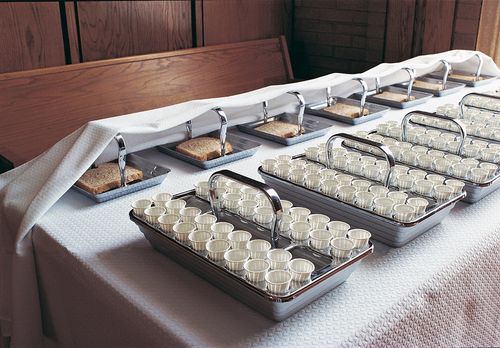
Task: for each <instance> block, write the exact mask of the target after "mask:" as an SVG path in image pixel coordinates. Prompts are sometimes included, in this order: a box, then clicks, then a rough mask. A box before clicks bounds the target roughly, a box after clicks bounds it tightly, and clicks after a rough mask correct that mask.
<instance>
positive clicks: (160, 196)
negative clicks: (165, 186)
mask: <svg viewBox="0 0 500 348" xmlns="http://www.w3.org/2000/svg"><path fill="white" fill-rule="evenodd" d="M171 199H172V195H171V194H170V193H168V192H161V193H157V194H155V195H154V196H153V198H152V200H153V203H154V204H155V207H163V208H164V207H165V204H166V203H167V202H168V201H169V200H171Z"/></svg>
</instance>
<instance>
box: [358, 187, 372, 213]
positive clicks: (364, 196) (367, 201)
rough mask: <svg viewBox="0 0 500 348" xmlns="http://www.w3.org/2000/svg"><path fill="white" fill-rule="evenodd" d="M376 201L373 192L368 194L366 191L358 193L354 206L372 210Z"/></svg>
mask: <svg viewBox="0 0 500 348" xmlns="http://www.w3.org/2000/svg"><path fill="white" fill-rule="evenodd" d="M374 199H375V195H374V194H373V193H371V192H366V191H361V192H356V194H355V198H354V204H356V205H357V206H358V207H360V208H363V209H370V208H371V206H372V204H373V200H374Z"/></svg>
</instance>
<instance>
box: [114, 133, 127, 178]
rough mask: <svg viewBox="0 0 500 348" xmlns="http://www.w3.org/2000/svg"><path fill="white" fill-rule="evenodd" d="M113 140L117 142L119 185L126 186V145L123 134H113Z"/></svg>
mask: <svg viewBox="0 0 500 348" xmlns="http://www.w3.org/2000/svg"><path fill="white" fill-rule="evenodd" d="M115 140H116V142H117V143H118V169H119V170H120V187H125V186H127V181H126V180H125V177H126V175H125V166H126V164H127V147H126V145H125V140H124V139H123V136H122V135H121V134H120V133H118V134H117V135H115Z"/></svg>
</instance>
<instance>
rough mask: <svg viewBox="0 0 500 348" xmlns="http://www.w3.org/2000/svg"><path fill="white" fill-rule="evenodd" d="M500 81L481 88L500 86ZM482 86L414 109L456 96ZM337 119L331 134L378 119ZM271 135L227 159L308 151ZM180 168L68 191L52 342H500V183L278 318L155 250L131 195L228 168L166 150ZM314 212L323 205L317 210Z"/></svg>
mask: <svg viewBox="0 0 500 348" xmlns="http://www.w3.org/2000/svg"><path fill="white" fill-rule="evenodd" d="M498 85H500V83H499V82H494V83H492V84H489V85H486V86H483V87H479V88H476V89H474V90H476V91H486V90H491V89H494V88H498ZM470 91H471V89H470V88H466V89H464V90H463V91H462V92H460V93H457V94H454V95H451V96H449V97H445V98H433V99H432V100H431V101H429V102H428V103H427V104H424V105H422V106H420V107H416V108H412V109H408V110H392V111H390V112H389V113H388V114H387V115H386V116H384V117H383V118H382V119H381V120H384V121H385V120H401V118H402V117H403V115H405V114H406V113H407V112H409V111H411V110H414V109H419V110H428V111H433V110H435V108H436V107H437V106H438V105H441V104H444V103H448V102H452V103H456V102H458V101H459V100H460V98H461V97H462V95H463V94H465V93H468V92H470ZM377 122H380V119H379V121H372V122H368V123H367V124H362V125H359V126H355V127H348V126H347V125H343V124H338V123H334V124H335V126H334V127H333V129H332V130H331V131H330V132H329V135H331V134H333V133H335V132H340V131H347V132H354V131H356V130H369V129H373V128H374V127H375V125H376V124H377ZM326 139H327V137H324V138H322V139H315V140H311V141H309V142H306V143H302V144H298V145H295V146H290V147H282V146H281V145H278V144H275V143H271V142H267V141H265V140H260V139H259V141H261V142H262V143H263V146H262V148H261V149H260V150H259V151H258V152H257V154H256V155H255V156H254V157H252V158H248V159H245V160H241V161H238V162H235V163H232V164H230V165H228V166H227V167H226V168H227V169H230V170H233V171H236V172H239V173H242V174H244V175H247V176H250V177H252V178H255V179H260V177H259V175H258V174H257V171H256V168H257V166H258V163H259V161H260V160H262V159H264V158H268V157H274V156H275V155H276V154H297V153H300V152H302V150H303V149H304V148H305V147H306V146H308V145H309V144H316V143H319V142H322V141H325V140H326ZM144 153H145V154H146V155H147V156H148V157H150V158H152V159H155V160H157V161H159V162H162V163H165V164H167V165H168V166H169V167H171V168H172V172H171V173H170V174H169V175H168V176H167V179H166V180H165V182H164V183H163V184H162V185H161V186H158V187H155V188H152V189H149V190H145V191H141V192H138V193H135V194H132V195H129V196H125V197H122V198H119V199H116V200H114V201H110V202H106V203H102V204H95V203H94V202H93V201H91V200H89V199H87V198H85V197H83V196H81V195H80V194H78V193H77V192H75V191H73V190H70V191H68V192H67V193H66V194H65V195H64V196H63V197H62V198H61V199H60V200H59V201H58V203H57V204H56V205H55V206H53V207H52V208H51V209H50V211H49V212H48V213H47V214H46V215H45V216H44V217H43V218H42V219H41V220H40V221H39V223H38V224H37V225H36V226H35V228H34V232H33V235H32V238H33V245H34V250H35V257H36V267H37V274H38V283H39V287H40V299H41V303H42V315H43V322H44V334H45V342H44V343H45V344H46V345H48V346H50V345H64V346H144V347H146V346H184V345H185V346H264V347H265V346H273V347H274V346H308V345H311V344H314V345H317V346H332V345H335V346H337V345H339V346H358V345H369V344H374V345H405V346H408V345H421V346H428V345H432V344H434V345H436V344H439V345H446V346H448V345H454V346H457V345H488V346H489V345H495V344H500V330H499V326H498V325H499V322H500V301H499V298H500V286H499V284H500V256H499V255H498V248H499V247H500V215H499V214H498V206H499V203H500V192H495V193H493V194H491V195H489V196H487V197H485V198H484V199H483V200H482V201H480V202H478V203H476V204H474V205H468V204H465V203H458V204H457V206H456V207H455V208H454V210H453V211H452V213H451V214H450V216H449V217H448V218H446V219H445V220H444V221H443V222H442V223H441V224H440V225H438V226H436V227H435V228H433V229H432V230H430V231H429V232H428V233H426V234H424V235H423V236H421V237H419V238H417V239H416V240H414V241H413V242H411V243H409V244H408V245H406V246H404V247H402V248H398V249H395V248H390V247H388V246H385V245H383V244H380V243H377V242H375V252H374V254H373V255H372V256H370V257H369V258H367V259H366V260H365V261H364V262H363V263H362V265H361V267H360V268H359V269H358V270H357V271H356V272H354V273H353V274H352V276H351V277H350V278H349V279H348V280H347V281H346V282H345V283H344V284H343V285H341V286H339V287H338V288H336V289H334V290H333V291H331V292H330V293H328V294H326V295H325V296H323V297H322V298H320V299H319V300H317V301H316V302H314V303H312V304H311V305H309V306H308V307H306V308H305V309H303V310H302V311H300V312H299V313H297V314H296V315H294V316H292V317H291V318H289V319H287V320H285V321H283V322H281V323H276V322H272V321H270V320H268V319H266V318H265V317H263V316H261V315H260V314H258V313H257V312H254V311H253V310H252V309H250V308H248V307H246V306H245V305H243V304H242V303H240V302H238V301H237V300H235V299H233V298H232V297H230V296H229V295H226V294H225V293H223V292H222V291H221V290H219V289H218V288H216V287H214V286H212V285H211V284H209V283H208V282H206V281H204V280H203V279H201V278H199V277H197V276H195V275H194V274H192V273H190V272H189V271H186V270H185V269H184V268H182V267H181V266H180V265H178V264H176V263H174V262H173V261H172V260H170V259H169V258H168V257H165V256H164V255H162V254H160V253H158V252H156V251H154V250H153V249H152V248H151V247H150V245H149V244H148V243H147V241H146V240H145V238H144V237H143V235H142V234H141V233H140V232H139V230H138V228H137V227H136V226H135V224H134V223H132V222H131V221H129V219H128V215H127V214H128V212H129V210H130V203H131V202H132V201H133V200H135V199H139V198H141V197H151V196H152V195H153V194H154V193H156V192H160V191H166V192H172V193H175V192H181V191H183V190H187V189H190V188H192V184H193V183H194V182H196V181H198V180H206V179H207V178H208V176H209V175H210V174H211V173H212V172H214V171H216V170H217V169H214V170H208V171H199V170H198V169H197V168H196V167H193V166H190V165H188V164H185V163H183V162H180V161H178V160H176V159H173V158H171V157H167V156H165V155H162V154H160V153H158V152H157V151H156V150H147V151H145V152H144ZM313 210H314V209H313Z"/></svg>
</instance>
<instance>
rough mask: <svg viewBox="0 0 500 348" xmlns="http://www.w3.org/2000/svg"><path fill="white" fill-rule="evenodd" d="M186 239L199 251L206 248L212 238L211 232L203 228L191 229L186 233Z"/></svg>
mask: <svg viewBox="0 0 500 348" xmlns="http://www.w3.org/2000/svg"><path fill="white" fill-rule="evenodd" d="M188 239H189V241H190V242H191V247H192V248H193V249H194V250H196V251H200V252H201V251H205V250H207V243H208V241H209V240H210V239H212V233H210V231H205V230H198V231H193V232H191V233H190V234H189V235H188Z"/></svg>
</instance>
